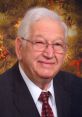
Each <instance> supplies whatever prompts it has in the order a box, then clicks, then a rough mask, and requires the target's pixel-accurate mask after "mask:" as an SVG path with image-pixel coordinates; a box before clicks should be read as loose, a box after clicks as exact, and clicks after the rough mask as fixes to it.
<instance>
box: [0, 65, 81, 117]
mask: <svg viewBox="0 0 82 117" xmlns="http://www.w3.org/2000/svg"><path fill="white" fill-rule="evenodd" d="M81 83H82V80H81V79H79V78H75V76H73V75H71V74H69V73H66V72H59V73H58V74H57V75H56V76H55V78H54V83H53V85H54V91H55V98H56V106H57V113H58V117H82V101H81V100H82V99H81V97H82V88H81V87H82V86H81V85H82V84H81ZM78 96H79V97H78ZM77 102H78V103H77ZM76 110H77V111H76ZM0 117H40V115H39V112H38V110H37V108H36V105H35V103H34V101H33V99H32V96H31V94H30V92H29V90H28V88H27V86H26V84H25V82H24V80H23V78H22V76H21V74H20V72H19V69H18V65H17V64H16V65H15V66H14V67H12V68H11V69H10V70H8V71H7V72H5V73H4V74H2V75H1V76H0Z"/></svg>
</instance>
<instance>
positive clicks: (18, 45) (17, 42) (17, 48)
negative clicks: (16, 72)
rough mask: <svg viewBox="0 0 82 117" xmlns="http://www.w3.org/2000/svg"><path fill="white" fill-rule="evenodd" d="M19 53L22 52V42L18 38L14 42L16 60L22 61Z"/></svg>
mask: <svg viewBox="0 0 82 117" xmlns="http://www.w3.org/2000/svg"><path fill="white" fill-rule="evenodd" d="M21 51H22V41H21V39H20V38H18V37H17V38H16V40H15V52H16V55H17V58H18V60H21V59H22V55H21Z"/></svg>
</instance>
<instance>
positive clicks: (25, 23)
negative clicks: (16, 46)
mask: <svg viewBox="0 0 82 117" xmlns="http://www.w3.org/2000/svg"><path fill="white" fill-rule="evenodd" d="M44 17H49V18H51V19H53V20H56V21H59V22H60V23H61V25H62V27H63V28H64V30H65V37H67V32H68V31H67V25H66V24H65V23H64V22H63V21H62V20H61V18H60V16H59V15H58V14H57V13H55V12H54V11H52V10H50V9H47V8H43V7H35V8H32V9H30V10H28V11H27V12H26V15H25V16H24V18H23V20H22V22H21V24H20V26H19V29H18V34H17V36H18V37H20V38H21V37H23V38H25V39H27V38H28V37H29V34H30V33H29V32H30V27H31V25H32V23H34V22H36V21H37V20H40V19H41V18H44Z"/></svg>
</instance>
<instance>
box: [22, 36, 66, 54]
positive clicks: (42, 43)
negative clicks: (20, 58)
mask: <svg viewBox="0 0 82 117" xmlns="http://www.w3.org/2000/svg"><path fill="white" fill-rule="evenodd" d="M22 39H23V40H25V41H27V42H29V43H31V44H32V47H33V49H34V50H35V51H40V52H43V51H44V50H45V49H46V48H48V46H49V45H51V46H52V48H53V50H54V52H57V53H61V54H63V53H64V52H65V50H66V43H64V42H63V41H53V43H52V44H49V43H48V41H47V40H45V39H43V40H39V39H37V40H27V39H24V38H22Z"/></svg>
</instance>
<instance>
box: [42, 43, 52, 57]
mask: <svg viewBox="0 0 82 117" xmlns="http://www.w3.org/2000/svg"><path fill="white" fill-rule="evenodd" d="M43 55H44V56H45V57H46V58H48V59H51V58H53V57H54V49H53V47H52V45H51V44H49V45H48V46H47V47H46V48H45V50H44V52H43Z"/></svg>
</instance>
